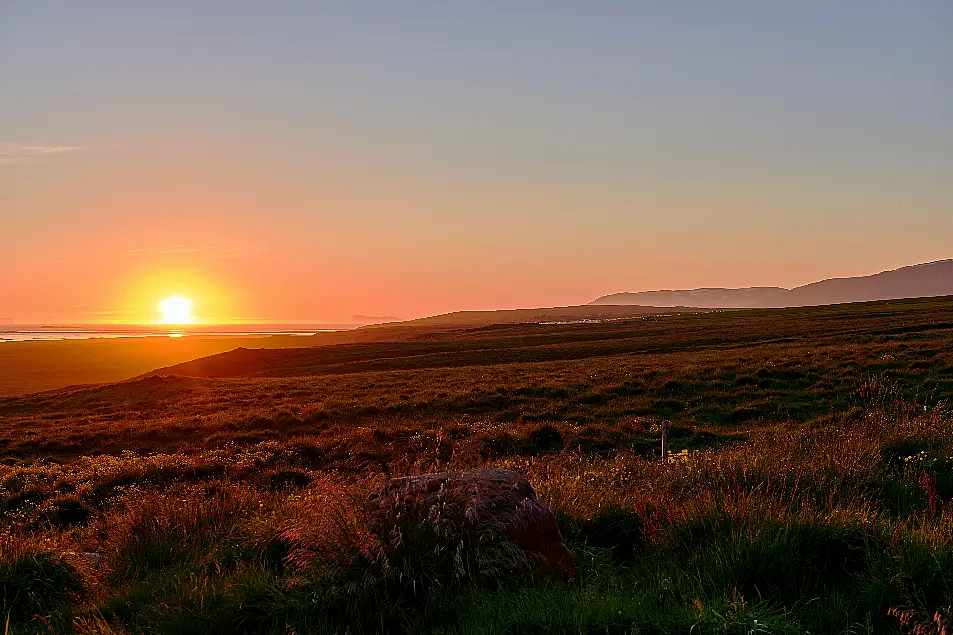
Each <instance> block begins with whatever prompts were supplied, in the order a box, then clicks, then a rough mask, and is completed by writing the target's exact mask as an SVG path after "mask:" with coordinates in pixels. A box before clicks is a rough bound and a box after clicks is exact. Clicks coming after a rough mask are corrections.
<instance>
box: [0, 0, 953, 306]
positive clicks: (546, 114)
mask: <svg viewBox="0 0 953 635" xmlns="http://www.w3.org/2000/svg"><path fill="white" fill-rule="evenodd" d="M951 115H953V4H951V3H950V2H948V1H946V0H923V1H920V2H899V1H897V2H888V1H886V0H871V1H868V2H856V1H854V2H846V1H840V2H838V1H833V2H818V1H807V2H798V3H793V2H792V3H766V2H755V1H744V2H742V1H740V0H725V1H721V2H634V1H628V2H609V1H602V2H559V3H555V2H535V1H528V0H527V1H523V2H478V3H468V2H453V1H450V2H436V1H434V2H409V1H408V2H369V1H368V2H358V1H355V2H347V3H345V2H327V3H315V2H280V3H267V2H161V3H158V2H82V3H78V2H43V1H38V2H17V1H6V2H2V3H0V221H2V223H3V224H4V226H5V227H6V228H7V231H5V232H3V233H2V235H0V267H2V268H3V269H5V270H10V269H11V268H12V267H15V266H17V263H24V262H27V261H29V262H32V263H33V264H32V265H31V267H32V271H33V274H32V277H31V278H30V279H29V280H28V279H27V278H25V277H24V278H22V279H19V280H14V281H12V282H10V281H8V282H7V283H3V282H0V302H2V301H3V298H4V294H5V293H6V296H7V297H8V298H9V299H8V301H7V303H8V304H9V305H16V306H17V307H18V308H17V309H16V311H13V310H7V311H5V310H4V309H3V308H2V305H0V317H2V314H3V313H4V312H6V313H9V314H16V315H21V314H23V315H26V314H30V315H34V314H36V315H39V314H43V315H64V316H65V315H66V314H67V313H69V309H68V308H67V306H68V305H79V304H86V305H100V306H105V305H109V306H114V307H119V308H115V309H110V310H116V311H129V310H132V309H130V308H129V307H125V306H122V307H120V306H119V305H122V304H123V303H124V302H128V301H127V300H124V299H122V298H123V297H126V296H130V292H129V287H130V286H135V285H136V284H137V283H136V282H135V279H134V278H133V277H130V278H129V279H123V280H120V279H119V278H118V277H116V276H115V275H113V278H110V277H109V276H110V272H111V271H115V270H116V268H117V267H116V260H115V259H114V258H113V259H111V258H110V257H109V254H110V253H113V252H116V253H120V252H122V253H127V252H129V251H134V250H140V251H141V252H143V253H166V252H169V253H179V254H183V255H182V256H181V258H180V260H175V258H173V257H171V256H168V257H167V256H162V257H161V258H160V257H158V256H156V257H155V258H151V259H150V258H147V259H145V260H143V261H142V262H141V263H139V264H138V265H137V267H138V269H137V271H138V272H139V273H138V274H137V275H140V276H146V275H147V273H148V271H150V268H151V269H152V270H155V269H162V270H167V271H188V272H190V273H189V275H192V277H193V278H194V277H195V276H196V275H200V274H201V275H203V276H205V277H206V278H208V279H210V280H212V279H214V280H215V282H214V283H213V282H209V283H208V284H209V285H213V284H214V285H218V286H224V287H227V290H226V292H223V293H224V294H225V295H233V296H236V297H239V296H240V297H241V300H240V301H239V300H235V301H234V302H232V303H231V304H232V305H234V306H232V307H231V308H230V309H229V311H232V312H235V313H236V314H240V315H251V314H254V315H266V314H267V316H268V317H274V318H275V319H279V318H282V319H289V318H298V317H300V318H302V319H304V318H314V319H317V318H328V319H331V318H335V317H340V316H342V315H348V314H350V313H351V312H353V313H386V314H395V313H398V314H401V315H402V316H410V315H417V314H425V313H429V312H437V311H442V310H453V309H457V308H492V307H497V306H521V305H523V306H525V305H530V304H568V303H576V302H583V301H587V300H588V299H591V298H592V297H595V296H596V295H599V294H601V293H607V292H614V291H623V290H640V289H650V288H670V287H692V286H733V285H740V286H744V285H754V284H779V285H795V284H801V283H805V282H810V281H812V280H815V279H818V278H822V277H829V276H836V275H857V274H862V273H872V272H875V271H879V270H881V269H887V268H892V267H895V266H900V265H902V264H910V263H913V262H920V261H926V260H932V259H938V258H944V257H950V256H953V253H950V251H949V247H948V245H950V244H953V179H951V178H950V175H951V174H953V125H951V124H950V121H951V120H953V116H951ZM77 240H79V241H82V242H84V243H85V244H88V245H94V246H95V248H94V249H92V250H86V251H83V250H78V249H76V248H75V245H76V242H77ZM209 245H212V246H214V247H215V252H216V253H221V252H222V251H223V250H227V251H228V253H230V254H238V255H237V256H235V257H230V258H228V259H227V260H228V261H229V262H228V264H227V265H223V264H222V263H220V262H218V260H222V259H218V260H215V261H214V262H212V261H211V260H209V259H202V258H199V257H197V256H195V254H196V253H204V251H203V249H204V248H203V249H200V248H199V247H202V246H206V247H207V246H209ZM177 247H182V250H180V251H178V252H177V251H176V249H175V248H177ZM190 250H191V251H190ZM170 258H171V259H170ZM31 259H32V260H31ZM37 259H38V260H37ZM54 261H55V262H59V263H61V264H57V265H50V264H49V263H50V262H54ZM43 263H47V264H43ZM20 268H21V269H22V268H23V267H22V266H20ZM249 271H255V272H261V273H260V274H256V275H260V279H252V278H254V276H249V275H248V272H249ZM73 272H82V276H83V278H84V279H91V278H93V279H97V280H101V282H100V283H97V284H96V285H92V288H90V289H89V290H88V293H87V294H86V295H87V296H88V298H86V299H85V300H84V299H82V298H80V299H77V297H73V295H72V294H76V293H78V292H77V291H75V286H76V285H75V281H74V282H71V283H70V284H69V285H66V286H68V287H69V288H70V291H69V293H66V292H65V289H64V287H63V284H64V283H62V282H57V280H62V279H63V278H64V276H65V277H66V279H70V276H71V275H75V276H79V275H80V273H73ZM169 275H170V276H172V277H174V275H173V274H169ZM183 275H184V274H183ZM275 276H282V278H283V279H289V277H290V279H292V280H293V281H294V284H295V286H300V285H302V284H309V281H313V280H315V279H323V280H329V279H333V280H334V283H333V284H330V283H329V284H328V285H327V286H326V288H322V289H319V290H316V291H315V293H316V297H315V298H314V299H313V301H311V302H305V301H303V300H302V299H301V298H297V297H291V295H289V294H287V293H285V294H282V293H280V292H279V290H274V289H272V288H271V287H273V286H274V285H270V284H268V283H267V281H268V280H269V279H271V280H273V279H274V277H275ZM185 277H188V276H185ZM239 280H246V281H248V284H247V285H245V286H247V289H242V290H236V289H235V287H236V286H241V283H240V282H238V281H239ZM38 281H39V282H38ZM4 284H6V285H7V288H6V289H4ZM36 284H44V285H46V286H45V287H43V288H44V289H46V293H45V294H44V296H45V297H46V298H47V299H44V300H43V301H42V302H41V301H37V300H31V299H30V298H29V297H27V296H29V295H31V294H28V293H27V292H26V289H27V286H28V285H36ZM32 295H36V294H35V293H33V294H32ZM132 295H136V294H132ZM57 298H59V299H57ZM80 312H81V311H80Z"/></svg>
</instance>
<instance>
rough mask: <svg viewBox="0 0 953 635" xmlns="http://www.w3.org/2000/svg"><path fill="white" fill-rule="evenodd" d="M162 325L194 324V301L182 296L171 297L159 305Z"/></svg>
mask: <svg viewBox="0 0 953 635" xmlns="http://www.w3.org/2000/svg"><path fill="white" fill-rule="evenodd" d="M159 313H160V314H161V315H162V319H161V320H160V321H159V323H160V324H192V322H194V321H195V318H193V317H192V301H191V300H189V299H188V298H186V297H183V296H181V295H173V296H169V297H168V298H166V299H165V300H163V301H162V302H160V303H159Z"/></svg>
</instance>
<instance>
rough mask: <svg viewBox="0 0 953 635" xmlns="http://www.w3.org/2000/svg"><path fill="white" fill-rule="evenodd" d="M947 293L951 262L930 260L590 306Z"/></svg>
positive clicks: (750, 305) (754, 304)
mask: <svg viewBox="0 0 953 635" xmlns="http://www.w3.org/2000/svg"><path fill="white" fill-rule="evenodd" d="M946 295H953V259H945V260H936V261H933V262H926V263H921V264H916V265H908V266H905V267H900V268H898V269H891V270H888V271H881V272H880V273H875V274H872V275H869V276H854V277H844V278H828V279H826V280H819V281H817V282H812V283H809V284H805V285H802V286H799V287H794V288H791V289H785V288H784V287H744V288H721V287H704V288H698V289H679V290H671V289H663V290H658V291H639V292H622V293H613V294H610V295H605V296H602V297H599V298H596V299H595V300H593V301H592V302H590V303H589V304H590V305H595V306H600V305H601V306H606V305H620V306H627V305H630V304H638V305H642V306H655V307H678V306H692V307H698V308H706V309H773V308H785V307H798V306H823V305H828V304H843V303H848V302H872V301H876V300H900V299H904V298H925V297H937V296H946Z"/></svg>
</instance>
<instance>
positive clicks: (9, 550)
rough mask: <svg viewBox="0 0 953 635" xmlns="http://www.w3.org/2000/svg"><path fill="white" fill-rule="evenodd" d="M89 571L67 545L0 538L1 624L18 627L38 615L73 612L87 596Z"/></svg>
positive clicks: (26, 539) (28, 538) (22, 537)
mask: <svg viewBox="0 0 953 635" xmlns="http://www.w3.org/2000/svg"><path fill="white" fill-rule="evenodd" d="M87 569H88V567H87V566H85V563H83V561H82V556H81V555H77V554H76V553H75V552H72V551H67V546H65V544H64V543H50V542H45V541H42V540H38V539H36V538H33V537H30V536H22V535H20V536H17V535H10V534H0V616H2V617H0V620H9V624H10V625H11V626H14V627H17V626H20V625H23V624H24V623H25V622H32V621H33V618H34V615H37V614H40V615H44V614H48V613H50V612H51V611H54V610H55V609H65V610H67V611H68V610H70V608H71V606H72V605H74V604H76V603H78V602H80V601H81V600H83V599H84V598H85V597H86V596H87V594H88V591H89V585H88V577H87V575H86V571H87Z"/></svg>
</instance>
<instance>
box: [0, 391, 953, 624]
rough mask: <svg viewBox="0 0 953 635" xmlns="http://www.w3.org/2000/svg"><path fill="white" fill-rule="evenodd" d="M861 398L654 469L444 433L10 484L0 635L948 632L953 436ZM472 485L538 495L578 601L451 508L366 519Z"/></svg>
mask: <svg viewBox="0 0 953 635" xmlns="http://www.w3.org/2000/svg"><path fill="white" fill-rule="evenodd" d="M864 390H865V393H864V394H865V399H866V401H867V403H868V404H869V406H868V407H867V408H865V409H863V410H862V411H859V412H854V413H852V414H851V416H849V417H841V418H835V419H832V420H830V421H827V422H821V423H818V422H813V423H805V424H796V423H789V424H783V425H779V426H773V427H762V428H758V429H752V430H750V431H749V433H748V438H747V440H746V441H745V442H743V443H738V444H735V445H730V446H727V447H722V448H721V449H717V450H716V449H710V450H700V451H693V452H687V453H683V454H681V455H679V457H677V458H676V459H673V460H671V461H669V462H665V463H662V462H660V461H657V460H650V459H647V458H644V457H642V456H640V455H638V454H635V453H632V452H627V451H625V449H624V448H620V449H619V451H618V452H616V453H615V454H614V455H613V456H609V457H602V456H599V455H598V454H592V453H586V452H584V451H582V450H581V449H580V448H579V447H578V446H577V447H566V448H564V449H563V450H561V451H555V450H554V449H548V450H547V451H545V452H535V451H534V452H530V453H527V454H525V455H522V456H501V457H496V458H494V457H493V456H491V455H490V456H489V457H488V452H487V451H486V449H485V448H481V447H478V444H479V441H478V440H476V439H472V438H462V439H454V438H452V436H451V435H448V436H447V437H446V438H444V439H436V440H434V442H429V441H427V442H423V441H422V442H421V443H420V445H419V448H418V451H417V452H416V453H415V454H414V455H413V459H412V461H408V460H406V459H401V460H396V461H394V462H393V463H392V464H391V465H388V466H385V469H383V470H381V471H379V472H368V473H366V474H364V475H362V476H360V477H359V478H357V477H355V475H354V474H353V473H340V472H335V471H333V470H325V469H322V468H318V467H308V466H307V465H306V464H305V463H301V462H300V461H299V459H298V458H296V457H301V456H303V455H304V454H303V453H306V452H307V447H308V446H307V445H306V444H302V441H301V440H295V441H292V442H289V444H288V445H285V444H281V443H276V442H267V443H263V444H257V445H252V446H245V447H242V448H241V449H240V450H237V451H236V450H214V451H206V452H198V453H193V454H188V455H185V454H181V455H180V454H167V455H152V456H144V455H140V454H133V453H127V454H125V455H124V456H121V457H91V456H89V457H78V458H76V459H74V460H73V461H69V462H66V463H62V464H53V463H48V462H36V463H21V464H18V465H15V466H4V467H2V468H0V495H2V496H3V500H4V501H6V502H5V503H4V504H5V505H6V506H7V507H6V508H7V509H9V510H10V513H5V514H4V516H3V523H4V525H5V527H6V533H5V534H3V535H2V537H0V601H2V603H3V604H2V610H3V615H2V617H3V618H4V619H7V618H8V619H9V624H10V627H9V630H10V632H12V633H28V632H35V631H37V630H40V629H46V630H52V631H53V632H63V633H65V632H70V631H76V632H82V633H89V634H93V633H102V634H107V633H137V632H154V633H288V632H295V633H311V632H315V633H318V632H345V631H347V630H350V631H351V632H375V631H380V632H394V631H430V632H440V633H509V632H526V633H530V632H566V633H569V632H572V633H578V632H602V633H605V632H609V633H629V632H632V633H635V632H639V633H679V632H694V633H803V632H812V633H890V632H897V633H899V632H904V631H910V632H913V630H914V629H916V628H919V629H920V631H918V632H927V633H933V632H936V633H939V632H941V630H940V629H942V628H947V626H946V625H947V624H948V622H945V621H943V620H948V617H946V616H948V615H949V610H950V609H949V607H950V606H951V605H953V573H951V572H953V502H951V501H953V458H951V457H953V425H951V424H953V417H951V414H950V412H949V411H948V410H947V409H946V408H945V407H944V406H943V405H942V404H941V405H935V406H928V407H924V406H923V405H922V404H915V403H910V402H906V401H903V400H901V399H899V398H898V397H897V395H895V394H892V393H891V391H890V389H888V388H885V387H883V386H882V385H879V384H877V383H876V382H874V383H872V384H869V385H867V386H865V388H864ZM354 434H356V435H367V434H370V433H369V432H368V431H366V430H355V431H354ZM547 434H549V436H548V437H547V438H546V439H543V441H545V442H546V443H547V444H548V446H547V447H550V446H552V447H554V444H553V442H552V438H550V437H552V434H551V433H547ZM543 441H541V443H542V442H543ZM476 464H480V465H485V466H493V467H502V468H510V469H516V470H519V471H521V472H523V473H524V474H526V475H527V476H528V478H529V480H530V481H531V482H532V483H533V485H534V487H535V488H536V491H537V493H538V495H539V497H540V501H541V502H543V503H544V504H546V505H548V506H550V507H551V508H552V509H553V510H554V511H555V512H556V513H557V516H558V518H559V522H560V526H561V529H562V532H563V534H564V536H565V537H566V539H567V542H568V544H569V546H570V548H571V549H572V551H573V554H574V558H575V561H576V566H577V569H578V572H579V574H578V577H577V578H576V579H575V580H573V581H559V580H556V579H552V578H547V577H545V576H534V575H532V574H530V573H529V571H530V569H531V568H530V567H529V566H528V563H527V562H526V561H524V560H521V556H520V554H519V553H518V552H517V551H514V550H512V548H511V547H512V546H511V545H509V543H507V542H506V540H505V539H503V537H502V536H501V533H500V531H499V528H498V527H494V526H493V525H492V524H491V525H475V524H473V523H472V522H470V521H469V520H468V517H467V516H466V507H465V506H464V505H461V504H460V501H456V500H453V499H452V498H447V499H442V500H440V502H439V505H438V506H436V507H430V506H424V507H421V506H419V505H418V504H417V503H415V502H414V500H413V499H407V500H398V501H395V503H394V505H392V506H390V507H386V508H385V509H384V510H383V511H378V512H372V511H369V510H368V509H367V508H365V505H364V500H365V498H366V496H367V494H368V493H369V492H370V491H372V490H374V489H375V488H377V487H379V486H380V485H381V484H382V483H383V482H384V481H385V479H386V476H387V473H388V472H390V473H408V472H410V471H413V470H418V469H429V468H432V467H439V468H441V469H463V468H467V467H472V466H474V465H476ZM278 474H281V475H282V476H280V477H278V476H276V475H278ZM11 501H13V503H12V504H11ZM56 501H59V503H58V506H54V504H55V503H56ZM63 501H72V503H71V505H72V507H70V506H69V505H66V503H64V502H63ZM77 506H78V507H77ZM77 508H81V509H83V510H84V511H83V512H76V511H75V510H76V509H77ZM70 509H72V510H73V511H72V512H70V511H68V510H70ZM55 510H61V513H67V514H69V513H72V514H74V516H73V517H70V518H72V519H73V520H77V518H78V522H73V521H72V520H70V521H66V520H65V519H64V518H62V517H59V516H56V514H55ZM62 510H67V511H65V512H64V511H62ZM84 514H85V515H84ZM84 552H95V553H96V554H99V555H98V556H97V557H96V558H89V557H86V556H84V555H83V554H84ZM937 616H939V618H937ZM937 620H940V621H937ZM929 629H933V630H929Z"/></svg>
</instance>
